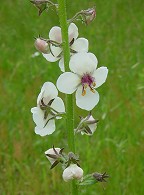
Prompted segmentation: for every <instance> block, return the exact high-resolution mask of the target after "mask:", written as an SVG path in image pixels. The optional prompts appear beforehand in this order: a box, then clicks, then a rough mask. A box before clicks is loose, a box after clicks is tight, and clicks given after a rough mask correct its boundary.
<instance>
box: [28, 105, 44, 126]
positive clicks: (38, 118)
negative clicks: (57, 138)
mask: <svg viewBox="0 0 144 195" xmlns="http://www.w3.org/2000/svg"><path fill="white" fill-rule="evenodd" d="M31 112H32V113H33V121H34V122H35V124H36V125H38V126H42V127H43V126H44V112H43V111H42V110H41V109H40V108H39V107H34V108H32V109H31Z"/></svg>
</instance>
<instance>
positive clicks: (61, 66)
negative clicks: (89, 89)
mask: <svg viewBox="0 0 144 195" xmlns="http://www.w3.org/2000/svg"><path fill="white" fill-rule="evenodd" d="M59 67H60V69H61V71H62V72H65V67H64V58H63V57H62V58H61V59H60V61H59Z"/></svg>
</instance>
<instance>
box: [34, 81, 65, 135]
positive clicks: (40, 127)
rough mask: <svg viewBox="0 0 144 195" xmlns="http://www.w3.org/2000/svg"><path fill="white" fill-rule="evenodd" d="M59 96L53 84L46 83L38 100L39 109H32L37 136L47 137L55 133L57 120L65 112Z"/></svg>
mask: <svg viewBox="0 0 144 195" xmlns="http://www.w3.org/2000/svg"><path fill="white" fill-rule="evenodd" d="M57 95H58V91H57V89H56V87H55V85H54V84H53V83H51V82H46V83H44V85H43V87H42V89H41V92H40V94H39V95H38V98H37V107H34V108H32V109H31V112H32V113H33V120H34V122H35V124H36V127H35V133H36V134H39V135H41V136H45V135H49V134H52V133H53V132H54V131H55V119H60V118H61V114H63V113H64V112H65V106H64V103H63V100H62V99H61V98H59V97H57Z"/></svg>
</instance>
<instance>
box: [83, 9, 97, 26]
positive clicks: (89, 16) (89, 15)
mask: <svg viewBox="0 0 144 195" xmlns="http://www.w3.org/2000/svg"><path fill="white" fill-rule="evenodd" d="M84 15H85V22H86V24H87V25H88V24H90V23H91V22H92V21H93V20H94V19H95V17H96V9H95V8H89V9H87V10H84Z"/></svg>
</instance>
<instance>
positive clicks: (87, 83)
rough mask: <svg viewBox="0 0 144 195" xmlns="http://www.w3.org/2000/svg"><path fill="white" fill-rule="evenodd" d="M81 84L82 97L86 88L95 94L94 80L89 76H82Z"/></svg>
mask: <svg viewBox="0 0 144 195" xmlns="http://www.w3.org/2000/svg"><path fill="white" fill-rule="evenodd" d="M81 84H82V86H83V89H82V95H83V96H84V95H85V94H86V88H87V87H89V88H90V90H91V91H92V92H93V93H95V91H94V89H93V88H94V87H95V86H96V83H95V79H94V77H92V76H91V75H89V74H84V75H83V77H82V78H81Z"/></svg>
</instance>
